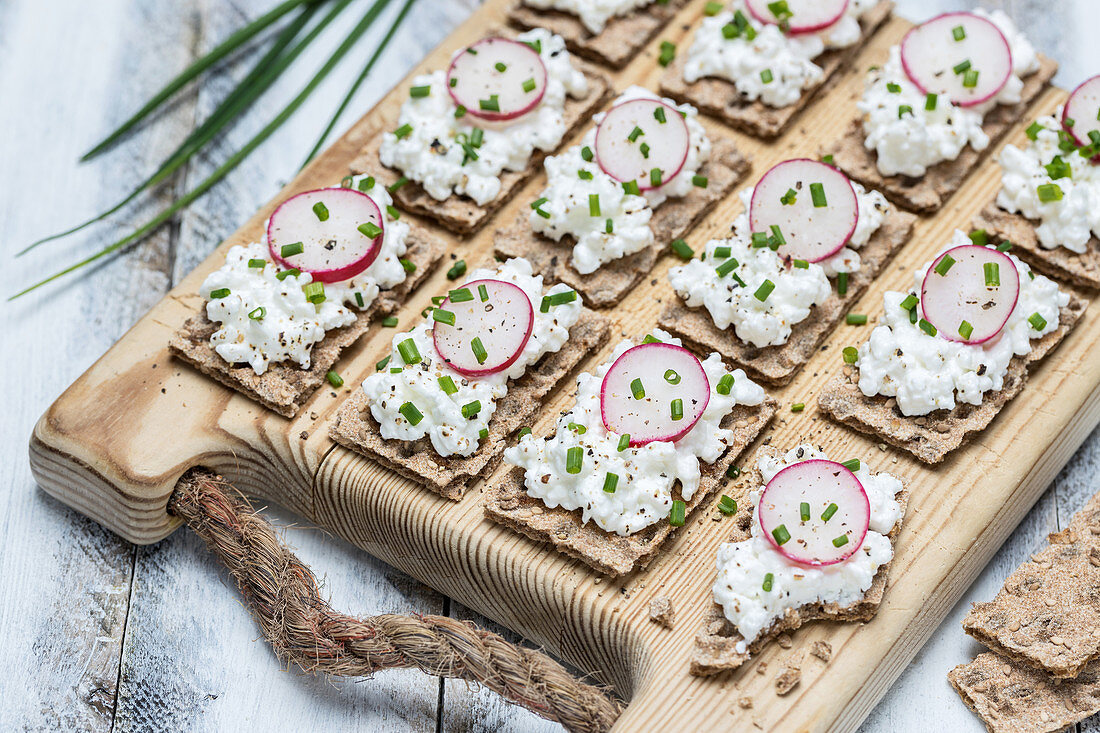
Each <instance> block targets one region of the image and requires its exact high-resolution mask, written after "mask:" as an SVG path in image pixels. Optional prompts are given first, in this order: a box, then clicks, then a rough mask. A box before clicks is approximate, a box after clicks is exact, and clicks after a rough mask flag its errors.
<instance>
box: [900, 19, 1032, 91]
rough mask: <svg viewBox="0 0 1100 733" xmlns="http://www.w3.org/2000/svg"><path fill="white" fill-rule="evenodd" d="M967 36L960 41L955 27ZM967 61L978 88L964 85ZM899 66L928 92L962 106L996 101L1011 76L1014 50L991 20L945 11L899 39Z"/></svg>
mask: <svg viewBox="0 0 1100 733" xmlns="http://www.w3.org/2000/svg"><path fill="white" fill-rule="evenodd" d="M959 26H962V28H963V29H964V31H965V33H966V37H965V38H963V39H962V40H961V41H956V40H955V37H954V35H953V32H954V29H955V28H957V27H959ZM966 61H969V62H970V64H971V69H972V70H974V71H977V72H978V81H977V84H976V85H975V86H973V87H966V86H964V85H963V82H964V81H965V73H955V71H954V69H955V67H956V66H957V65H958V64H961V63H964V62H966ZM901 64H902V67H903V68H904V69H905V74H906V76H908V77H909V79H910V80H911V81H912V82H913V84H915V85H916V86H917V88H918V89H920V90H921V92H923V93H925V94H940V95H946V96H947V98H948V99H950V100H951V101H952V102H953V103H954V104H957V105H958V106H960V107H973V106H975V105H979V104H982V103H983V102H987V101H989V100H990V99H993V98H994V97H995V96H997V94H998V93H999V92H1000V91H1001V89H1003V88H1004V86H1005V84H1007V83H1008V79H1009V77H1010V76H1011V75H1012V50H1011V48H1010V47H1009V45H1008V40H1007V39H1006V38H1005V37H1004V34H1003V33H1001V29H1000V28H998V27H997V25H996V24H995V23H993V21H990V20H987V19H985V18H982V17H981V16H978V15H975V14H973V13H944V14H943V15H938V16H936V17H935V18H933V19H932V20H929V21H928V22H926V23H921V24H920V25H918V26H916V27H915V28H913V29H911V30H910V31H909V32H908V33H906V34H905V37H904V38H903V39H902V40H901Z"/></svg>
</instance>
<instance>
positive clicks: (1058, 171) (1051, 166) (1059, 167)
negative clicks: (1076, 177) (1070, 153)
mask: <svg viewBox="0 0 1100 733" xmlns="http://www.w3.org/2000/svg"><path fill="white" fill-rule="evenodd" d="M1043 167H1044V168H1046V171H1047V175H1048V176H1050V180H1052V181H1057V180H1058V179H1059V178H1072V177H1073V168H1072V167H1070V164H1069V163H1067V162H1066V161H1065V160H1063V159H1062V156H1060V155H1055V156H1054V158H1053V159H1052V160H1051V161H1050V162H1049V163H1047V164H1046V165H1045V166H1043Z"/></svg>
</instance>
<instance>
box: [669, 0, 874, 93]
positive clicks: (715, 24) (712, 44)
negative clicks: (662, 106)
mask: <svg viewBox="0 0 1100 733" xmlns="http://www.w3.org/2000/svg"><path fill="white" fill-rule="evenodd" d="M876 2H877V0H853V1H852V2H851V3H849V5H848V9H847V10H846V11H845V13H844V15H842V16H841V18H840V20H838V21H837V22H836V23H834V24H833V25H831V26H829V27H828V28H825V29H823V30H821V31H819V32H817V33H805V34H799V35H793V36H792V35H787V34H785V33H783V31H782V30H780V29H779V26H777V25H772V24H766V23H761V22H760V21H758V20H756V19H755V18H753V16H752V14H751V13H749V11H748V10H747V9H746V8H745V4H744V2H743V0H735V2H732V3H730V6H729V9H727V10H726V11H724V12H721V13H718V14H717V15H714V16H711V17H709V18H705V19H704V20H703V25H702V26H701V27H700V28H699V30H698V31H697V32H696V34H695V40H694V41H693V42H692V44H691V48H690V49H689V50H688V55H687V60H686V61H685V62H684V80H685V81H688V82H696V81H698V80H700V79H702V78H704V77H717V78H721V79H725V80H727V81H729V82H732V83H733V85H734V86H735V87H737V91H738V92H740V93H741V95H742V96H743V97H744V98H745V99H747V100H749V101H755V100H760V101H761V102H763V103H764V104H766V105H768V106H769V107H786V106H788V105H791V104H794V103H795V102H797V101H798V100H799V98H800V97H801V96H802V92H803V90H804V89H807V88H809V87H811V86H813V85H815V84H817V83H819V82H820V81H821V80H822V79H823V78H824V75H825V73H824V71H823V70H822V69H821V67H820V66H818V65H817V64H815V63H814V59H816V58H817V57H818V56H820V55H821V54H822V53H824V52H825V51H826V50H828V49H833V48H845V47H848V46H852V45H854V44H856V43H858V42H859V40H860V36H861V35H862V31H861V29H860V26H859V18H860V17H861V16H862V15H863V13H865V12H866V11H867V10H868V9H870V8H871V7H873V6H874V5H875V4H876ZM737 11H740V12H741V15H740V16H735V13H736V12H737ZM735 17H737V18H738V19H740V18H743V19H744V21H743V22H747V24H748V28H750V29H751V31H750V30H744V31H741V32H740V33H737V34H732V33H731V29H732V28H736V27H737V26H736V23H735Z"/></svg>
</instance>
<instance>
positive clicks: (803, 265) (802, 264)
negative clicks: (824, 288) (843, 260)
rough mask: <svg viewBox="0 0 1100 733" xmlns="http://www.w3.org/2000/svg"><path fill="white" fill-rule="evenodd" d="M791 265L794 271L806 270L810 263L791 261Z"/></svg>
mask: <svg viewBox="0 0 1100 733" xmlns="http://www.w3.org/2000/svg"><path fill="white" fill-rule="evenodd" d="M791 265H793V266H794V267H795V268H796V269H799V270H808V269H810V263H809V262H808V261H807V260H791ZM838 274H839V273H838ZM841 295H843V293H841Z"/></svg>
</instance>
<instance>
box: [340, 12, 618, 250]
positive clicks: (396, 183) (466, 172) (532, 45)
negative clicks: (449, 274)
mask: <svg viewBox="0 0 1100 733" xmlns="http://www.w3.org/2000/svg"><path fill="white" fill-rule="evenodd" d="M608 92H609V85H608V82H607V79H606V78H605V77H603V76H602V75H600V74H598V73H596V72H593V71H591V70H590V69H589V68H588V67H586V66H585V65H584V64H582V63H581V62H578V61H577V60H576V59H574V58H572V57H571V56H570V54H569V52H568V51H566V50H565V42H564V41H563V40H562V39H561V37H559V36H556V35H554V34H552V33H550V32H549V31H546V30H543V29H541V28H538V29H534V30H531V31H528V32H526V33H522V34H520V35H519V36H517V37H515V38H506V37H498V36H493V37H488V38H484V39H482V40H480V41H478V42H476V43H474V44H472V45H470V46H468V47H466V48H463V49H460V50H459V51H457V52H456V53H455V54H454V56H453V57H452V59H451V63H450V64H449V65H448V67H447V68H446V69H441V70H437V71H434V72H431V73H428V74H421V75H419V76H417V77H415V78H414V79H413V82H412V85H411V86H410V87H409V90H408V98H407V99H406V100H405V102H404V103H403V104H402V105H401V111H400V114H399V115H398V119H397V123H396V124H395V125H394V126H393V127H392V128H391V129H389V130H387V131H386V132H384V133H382V134H381V135H380V136H379V137H378V138H377V139H375V140H374V141H373V142H372V143H371V144H370V145H369V146H368V147H367V149H366V150H365V152H364V155H363V156H362V158H361V160H360V161H358V162H357V163H355V164H354V167H368V168H371V169H374V168H377V167H378V166H385V168H387V169H389V170H390V171H392V172H393V175H391V176H387V178H386V184H387V186H388V188H389V190H390V191H391V192H393V194H394V196H395V198H396V199H397V201H398V202H399V204H400V205H401V206H402V208H404V209H407V210H410V211H416V212H417V213H422V214H424V215H426V216H430V217H433V218H435V219H437V220H439V221H440V222H442V223H444V224H446V225H447V226H448V227H449V228H451V229H453V230H455V231H459V232H470V231H474V230H476V229H477V228H478V227H480V226H481V225H482V224H484V223H485V221H487V219H488V217H489V216H490V215H491V213H492V212H493V211H495V210H496V209H497V208H498V207H499V206H501V205H502V204H503V203H504V202H505V201H507V200H508V198H509V196H510V195H511V193H512V192H513V191H515V190H516V189H517V188H518V187H519V186H521V185H522V184H523V183H524V182H526V181H527V179H528V178H530V177H531V176H532V175H533V174H534V173H535V172H536V171H537V170H538V166H539V163H541V161H542V157H543V156H544V155H545V154H546V153H548V152H550V151H552V150H554V149H555V148H557V147H558V145H560V144H561V141H562V140H563V139H564V138H565V136H566V135H568V134H569V133H570V132H571V131H572V130H573V129H574V128H575V127H576V126H578V125H580V124H581V123H582V122H583V121H584V120H586V119H587V118H588V116H589V115H590V114H591V113H592V112H593V111H594V110H595V109H597V108H598V106H599V105H600V104H602V103H603V101H604V100H605V99H606V96H607V94H608Z"/></svg>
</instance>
